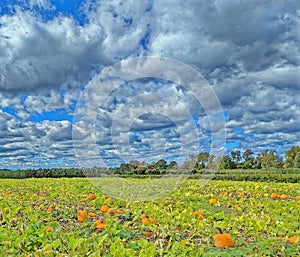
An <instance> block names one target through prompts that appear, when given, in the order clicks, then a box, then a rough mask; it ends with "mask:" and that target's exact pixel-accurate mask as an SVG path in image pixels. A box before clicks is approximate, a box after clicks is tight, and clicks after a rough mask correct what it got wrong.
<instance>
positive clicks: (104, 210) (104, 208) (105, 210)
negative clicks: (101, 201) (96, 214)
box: [100, 205, 108, 212]
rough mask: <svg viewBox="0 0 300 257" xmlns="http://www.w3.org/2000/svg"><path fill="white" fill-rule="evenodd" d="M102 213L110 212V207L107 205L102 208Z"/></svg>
mask: <svg viewBox="0 0 300 257" xmlns="http://www.w3.org/2000/svg"><path fill="white" fill-rule="evenodd" d="M100 210H101V211H102V212H107V211H108V206H107V205H103V206H101V209H100Z"/></svg>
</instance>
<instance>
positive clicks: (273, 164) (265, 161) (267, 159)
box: [261, 149, 283, 168]
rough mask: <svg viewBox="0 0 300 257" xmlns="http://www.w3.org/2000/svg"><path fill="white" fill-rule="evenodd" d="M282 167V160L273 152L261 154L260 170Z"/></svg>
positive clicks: (267, 151)
mask: <svg viewBox="0 0 300 257" xmlns="http://www.w3.org/2000/svg"><path fill="white" fill-rule="evenodd" d="M282 165H283V162H282V158H281V157H280V156H278V155H277V154H276V151H274V150H272V149H271V150H265V151H263V152H262V159H261V166H262V168H281V167H282Z"/></svg>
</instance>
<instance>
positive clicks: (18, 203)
mask: <svg viewBox="0 0 300 257" xmlns="http://www.w3.org/2000/svg"><path fill="white" fill-rule="evenodd" d="M237 171H239V172H240V173H242V172H245V170H237ZM284 171H285V172H287V173H289V170H284ZM246 172H247V171H246ZM260 172H261V171H260ZM221 173H223V174H225V173H226V170H222V171H220V174H221ZM108 180H109V181H110V182H112V181H111V180H112V178H102V179H101V181H103V183H105V181H106V182H108ZM143 181H144V180H143ZM149 181H150V179H149ZM0 183H1V189H0V202H1V205H0V256H21V257H22V256H41V257H42V256H46V257H47V256H61V257H63V256H149V257H151V256H170V257H171V256H182V257H184V256H250V257H251V256H297V255H298V253H299V251H300V244H299V243H296V244H293V245H292V244H290V243H289V241H288V239H289V238H290V237H291V236H298V237H299V236H300V227H299V199H297V198H296V196H297V195H299V187H298V185H297V184H290V183H275V182H270V183H265V182H234V181H211V182H209V183H207V184H206V185H205V186H203V187H199V182H198V181H197V180H187V181H185V182H184V183H183V184H182V185H181V186H180V187H178V188H177V189H176V190H174V191H173V192H172V193H171V194H169V195H166V196H164V197H163V198H162V199H159V200H156V201H153V202H125V201H123V200H120V199H115V198H111V202H110V203H109V206H110V207H112V208H115V209H117V208H118V209H121V210H122V211H123V212H124V214H123V215H122V216H118V215H112V214H108V213H101V212H100V210H99V208H100V206H101V205H103V204H104V203H106V202H107V197H108V196H107V195H105V194H103V193H101V192H100V191H97V190H96V188H95V186H94V185H93V184H91V183H89V180H88V179H85V178H74V179H64V178H58V179H25V180H17V179H14V180H13V179H5V180H0ZM7 192H10V193H7ZM90 192H94V193H95V195H96V199H95V200H93V201H88V195H89V193H90ZM273 192H276V193H278V194H287V195H288V196H289V198H288V199H287V200H280V199H272V198H271V197H270V194H271V193H273ZM127 193H130V192H127ZM225 193H226V194H225ZM211 198H215V199H217V203H215V204H209V199H211ZM82 199H85V200H87V201H82ZM229 203H230V204H229ZM107 204H108V203H107ZM49 206H52V207H53V212H52V213H47V212H46V209H47V208H48V207H49ZM80 209H84V210H87V212H94V213H96V215H97V217H96V218H95V219H101V220H103V221H104V223H105V225H106V226H105V230H104V231H102V232H100V231H97V230H96V229H95V226H94V221H95V219H93V218H88V219H87V220H86V221H85V222H83V223H81V222H78V221H77V217H76V213H77V211H78V210H80ZM195 210H201V211H202V212H203V215H204V219H203V220H199V219H198V218H197V216H196V215H194V214H193V212H194V211H195ZM142 213H145V214H146V215H148V216H149V217H153V218H154V219H155V221H156V223H155V224H153V225H147V226H148V227H147V229H150V230H151V232H152V234H151V236H145V234H144V230H145V228H146V227H145V226H144V225H143V224H142V223H141V219H140V215H141V214H142ZM49 226H51V227H52V228H53V230H52V231H51V232H46V229H47V228H48V227H49ZM177 226H180V229H179V230H178V229H176V228H177ZM217 228H221V229H222V231H223V232H226V233H229V234H230V235H231V236H232V237H233V240H234V247H233V248H230V249H222V250H221V249H218V248H216V247H214V245H213V236H214V234H216V233H218V229H217Z"/></svg>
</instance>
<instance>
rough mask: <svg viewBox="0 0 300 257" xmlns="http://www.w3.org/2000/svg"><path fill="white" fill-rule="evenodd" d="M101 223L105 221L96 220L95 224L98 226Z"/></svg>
mask: <svg viewBox="0 0 300 257" xmlns="http://www.w3.org/2000/svg"><path fill="white" fill-rule="evenodd" d="M101 223H103V221H102V220H96V221H95V223H94V224H95V225H96V226H98V225H99V224H101Z"/></svg>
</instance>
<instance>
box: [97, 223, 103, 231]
mask: <svg viewBox="0 0 300 257" xmlns="http://www.w3.org/2000/svg"><path fill="white" fill-rule="evenodd" d="M96 228H97V230H99V231H103V230H105V224H104V223H99V224H98V225H96Z"/></svg>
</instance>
